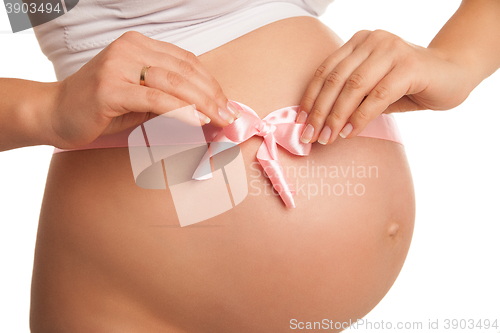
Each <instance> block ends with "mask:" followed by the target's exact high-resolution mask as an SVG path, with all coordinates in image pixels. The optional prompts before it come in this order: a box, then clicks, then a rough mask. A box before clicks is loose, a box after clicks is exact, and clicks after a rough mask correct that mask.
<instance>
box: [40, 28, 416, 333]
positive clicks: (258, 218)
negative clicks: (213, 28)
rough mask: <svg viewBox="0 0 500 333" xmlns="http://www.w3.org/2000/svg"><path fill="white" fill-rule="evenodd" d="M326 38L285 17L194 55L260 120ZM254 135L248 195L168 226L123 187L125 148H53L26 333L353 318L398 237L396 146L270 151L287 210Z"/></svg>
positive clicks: (169, 214) (384, 280)
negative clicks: (276, 158) (290, 205)
mask: <svg viewBox="0 0 500 333" xmlns="http://www.w3.org/2000/svg"><path fill="white" fill-rule="evenodd" d="M339 45H340V41H339V39H338V38H337V37H336V36H335V35H334V34H333V33H332V32H331V31H330V30H328V29H327V28H326V27H324V26H323V25H322V24H321V23H319V22H318V21H316V20H315V19H313V18H291V19H286V20H282V21H279V22H275V23H273V24H270V25H268V26H265V27H263V28H260V29H258V30H256V31H254V32H252V33H250V34H247V35H245V36H243V37H241V38H239V39H237V40H234V41H232V42H230V43H228V44H226V45H224V46H222V47H220V48H218V49H215V50H213V51H211V52H209V53H206V54H204V55H202V56H200V60H201V61H202V62H203V63H204V65H205V66H207V67H208V68H209V70H210V71H211V72H212V73H213V75H214V76H215V77H216V79H217V80H218V81H219V82H220V84H221V86H222V88H223V90H224V91H225V93H226V95H227V96H228V97H229V98H230V99H233V100H237V101H239V102H242V103H244V104H247V105H249V106H250V107H252V108H253V109H254V110H255V111H256V112H257V113H258V114H259V115H260V116H261V117H264V116H265V115H266V114H268V113H269V112H271V111H273V110H275V109H278V108H281V107H284V106H290V105H297V104H298V102H299V101H300V98H301V96H302V93H303V91H304V89H305V87H306V85H307V83H308V81H309V80H310V77H311V75H312V73H314V71H315V69H316V67H317V66H318V65H319V64H320V63H321V62H322V61H323V60H324V59H325V58H326V56H328V55H329V54H330V53H331V52H333V50H335V49H336V48H338V46H339ZM261 140H262V139H261V138H257V137H255V138H251V139H250V140H248V141H246V142H244V143H243V144H241V146H240V147H241V151H242V156H243V160H244V162H245V167H246V172H247V180H248V185H249V194H248V196H247V198H246V199H245V200H244V201H243V202H242V203H241V204H239V205H238V206H236V207H235V208H234V209H232V210H229V211H227V212H225V213H223V214H221V215H218V216H216V217H213V218H211V219H208V220H206V221H203V222H200V223H197V224H194V225H191V226H188V227H183V228H181V227H180V226H179V223H178V220H177V216H176V212H175V209H174V204H173V200H172V196H171V194H170V192H169V190H146V189H142V188H139V187H138V186H137V185H136V184H135V183H134V180H133V176H132V170H131V167H130V161H129V157H128V150H127V149H126V148H112V149H97V150H86V151H74V152H65V153H60V154H57V155H55V156H54V158H53V160H52V163H51V167H50V171H49V175H48V179H47V186H46V192H45V196H44V201H43V205H42V211H41V216H40V224H39V230H38V235H37V244H36V251H35V266H34V271H33V285H32V305H31V327H32V331H33V332H35V333H36V332H49V331H50V332H93V331H105V332H115V331H116V332H285V331H289V330H290V328H293V327H294V324H293V323H295V322H308V321H309V322H314V321H322V320H323V319H328V320H332V321H333V322H335V321H338V322H342V321H349V319H352V320H356V319H358V318H361V317H362V316H364V315H365V314H366V313H368V312H369V311H370V310H371V309H372V308H373V307H374V306H375V305H376V304H377V303H378V302H379V301H380V300H381V299H382V297H383V296H384V295H385V293H386V292H387V291H388V290H389V288H390V287H391V285H392V284H393V282H394V280H395V279H396V277H397V275H398V273H399V271H400V270H401V267H402V265H403V262H404V259H405V257H406V253H407V251H408V248H409V245H410V240H411V235H412V231H413V222H414V214H415V212H414V196H413V186H412V180H411V175H410V171H409V167H408V164H407V161H406V157H405V154H404V149H403V147H402V146H401V145H399V144H397V143H394V142H390V141H384V140H378V139H370V138H361V137H360V138H353V139H349V140H342V139H339V140H337V141H336V142H335V143H334V144H332V145H329V146H326V147H325V146H321V145H318V144H314V145H313V148H312V151H311V154H310V155H309V156H308V157H297V156H293V155H291V154H289V153H287V152H286V151H284V150H282V149H280V159H281V160H282V162H283V165H284V166H285V169H286V171H287V174H288V177H289V179H290V180H291V181H292V182H293V183H294V184H295V187H296V190H297V195H296V196H295V203H296V206H297V208H295V209H287V208H285V206H284V205H283V203H282V201H281V200H280V198H279V197H278V196H275V195H274V194H273V192H272V190H271V187H270V184H269V181H268V180H267V179H266V178H265V177H264V175H263V173H262V172H261V169H260V168H259V167H258V165H257V164H256V158H255V154H256V151H257V149H258V146H259V145H260V143H261ZM193 209H196V202H195V203H193ZM294 320H295V321H294ZM331 331H335V330H331Z"/></svg>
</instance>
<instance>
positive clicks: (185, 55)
mask: <svg viewBox="0 0 500 333" xmlns="http://www.w3.org/2000/svg"><path fill="white" fill-rule="evenodd" d="M120 38H123V39H125V40H127V41H129V42H131V43H133V44H135V45H137V46H139V47H140V48H141V49H144V48H146V49H149V50H152V51H156V52H160V53H164V54H168V55H171V56H174V57H176V58H177V59H180V60H182V61H186V62H187V63H189V64H191V65H192V66H194V68H195V69H196V70H197V71H198V72H199V73H201V74H202V75H204V76H205V77H206V78H207V79H208V80H209V81H210V82H212V83H213V84H215V85H219V83H218V82H217V80H215V78H214V77H213V76H212V74H210V72H209V71H208V70H207V69H206V68H205V66H203V64H202V63H201V61H200V60H199V59H198V57H196V56H195V55H194V54H193V53H192V52H189V51H187V50H185V49H183V48H180V47H178V46H177V45H174V44H171V43H167V42H163V41H159V40H156V39H153V38H150V37H147V36H144V35H143V34H141V33H139V32H136V31H128V32H126V33H125V34H123V35H122V36H121V37H120ZM144 65H148V66H149V64H144ZM226 99H227V98H226Z"/></svg>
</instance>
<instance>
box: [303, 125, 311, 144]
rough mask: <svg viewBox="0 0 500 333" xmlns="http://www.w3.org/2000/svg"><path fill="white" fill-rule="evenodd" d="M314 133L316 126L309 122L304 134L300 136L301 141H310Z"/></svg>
mask: <svg viewBox="0 0 500 333" xmlns="http://www.w3.org/2000/svg"><path fill="white" fill-rule="evenodd" d="M313 135H314V127H313V125H311V124H307V126H306V128H305V129H304V132H303V133H302V136H301V137H300V141H302V142H303V143H309V141H311V139H312V137H313Z"/></svg>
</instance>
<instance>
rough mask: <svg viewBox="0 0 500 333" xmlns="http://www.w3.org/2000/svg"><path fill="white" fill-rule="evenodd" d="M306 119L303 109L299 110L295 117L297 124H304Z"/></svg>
mask: <svg viewBox="0 0 500 333" xmlns="http://www.w3.org/2000/svg"><path fill="white" fill-rule="evenodd" d="M306 120H307V112H305V111H304V110H302V111H300V113H299V116H298V117H297V121H296V123H297V124H305V123H306Z"/></svg>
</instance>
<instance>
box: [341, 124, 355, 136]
mask: <svg viewBox="0 0 500 333" xmlns="http://www.w3.org/2000/svg"><path fill="white" fill-rule="evenodd" d="M351 132H352V124H351V123H347V124H346V125H345V126H344V128H343V129H342V131H340V133H339V135H340V137H341V138H342V139H345V138H346V137H347V136H348V135H349V134H351Z"/></svg>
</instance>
